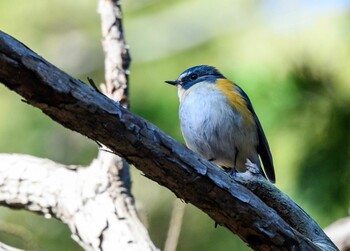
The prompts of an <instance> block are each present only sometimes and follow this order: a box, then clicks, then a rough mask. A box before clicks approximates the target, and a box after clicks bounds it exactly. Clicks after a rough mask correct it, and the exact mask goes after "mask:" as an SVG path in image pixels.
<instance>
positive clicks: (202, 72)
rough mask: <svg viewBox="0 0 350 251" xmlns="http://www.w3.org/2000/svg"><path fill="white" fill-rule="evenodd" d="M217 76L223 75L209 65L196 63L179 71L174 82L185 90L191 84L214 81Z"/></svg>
mask: <svg viewBox="0 0 350 251" xmlns="http://www.w3.org/2000/svg"><path fill="white" fill-rule="evenodd" d="M218 78H225V77H224V75H222V74H221V73H220V72H219V71H218V70H217V69H216V68H215V67H213V66H209V65H198V66H194V67H191V68H189V69H187V70H186V71H184V72H183V73H181V74H180V76H179V77H178V78H177V80H176V82H177V84H178V85H181V86H182V87H183V88H184V89H186V90H187V89H189V88H190V87H191V86H193V85H195V84H197V83H199V82H202V81H207V82H213V83H215V80H216V79H218Z"/></svg>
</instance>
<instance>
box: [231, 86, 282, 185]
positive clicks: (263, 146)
mask: <svg viewBox="0 0 350 251" xmlns="http://www.w3.org/2000/svg"><path fill="white" fill-rule="evenodd" d="M235 86H236V88H237V90H238V91H239V92H240V94H241V95H242V97H243V98H244V99H245V101H246V102H247V106H248V109H249V110H250V111H251V113H252V114H253V117H254V121H255V123H256V127H257V130H258V139H259V143H258V147H257V152H258V154H259V155H260V159H261V161H262V163H263V165H264V169H265V173H266V176H267V177H268V179H269V180H270V181H271V182H272V183H275V181H276V177H275V169H274V167H273V160H272V155H271V151H270V147H269V143H268V142H267V139H266V136H265V133H264V130H263V129H262V126H261V124H260V121H259V119H258V116H256V114H255V111H254V108H253V105H252V103H251V102H250V100H249V98H248V95H247V94H246V93H245V92H244V91H243V90H242V89H241V88H240V87H239V86H238V85H235Z"/></svg>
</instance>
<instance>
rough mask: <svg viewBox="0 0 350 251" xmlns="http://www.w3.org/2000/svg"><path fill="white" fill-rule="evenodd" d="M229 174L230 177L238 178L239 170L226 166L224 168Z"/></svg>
mask: <svg viewBox="0 0 350 251" xmlns="http://www.w3.org/2000/svg"><path fill="white" fill-rule="evenodd" d="M222 168H223V169H224V170H225V171H226V172H227V173H228V175H230V176H236V174H237V170H236V168H234V167H225V166H223V167H222Z"/></svg>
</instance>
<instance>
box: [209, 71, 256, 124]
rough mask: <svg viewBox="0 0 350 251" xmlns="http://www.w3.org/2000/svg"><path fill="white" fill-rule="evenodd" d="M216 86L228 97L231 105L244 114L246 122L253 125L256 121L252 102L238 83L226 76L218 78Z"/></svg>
mask: <svg viewBox="0 0 350 251" xmlns="http://www.w3.org/2000/svg"><path fill="white" fill-rule="evenodd" d="M215 86H216V88H217V89H218V90H219V91H221V92H222V94H223V95H224V96H225V97H226V98H227V101H228V103H229V104H230V105H231V107H232V108H233V109H235V110H236V111H238V112H239V113H240V114H242V116H243V118H244V121H245V122H246V123H248V124H251V125H253V124H254V123H255V121H254V114H253V113H254V110H253V109H252V104H251V102H250V100H249V98H248V96H247V94H246V93H245V92H244V91H243V90H242V89H241V88H240V87H239V86H238V85H236V84H235V83H233V82H232V81H230V80H228V79H226V78H218V79H217V80H216V83H215Z"/></svg>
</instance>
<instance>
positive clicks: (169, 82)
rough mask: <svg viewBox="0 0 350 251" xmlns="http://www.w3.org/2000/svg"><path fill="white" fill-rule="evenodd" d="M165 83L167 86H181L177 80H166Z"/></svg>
mask: <svg viewBox="0 0 350 251" xmlns="http://www.w3.org/2000/svg"><path fill="white" fill-rule="evenodd" d="M164 82H165V83H167V84H170V85H178V84H179V82H178V81H177V80H175V81H172V80H166V81H164Z"/></svg>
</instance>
